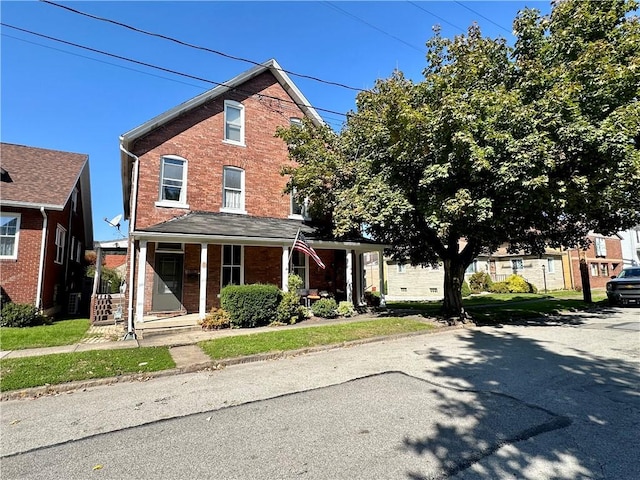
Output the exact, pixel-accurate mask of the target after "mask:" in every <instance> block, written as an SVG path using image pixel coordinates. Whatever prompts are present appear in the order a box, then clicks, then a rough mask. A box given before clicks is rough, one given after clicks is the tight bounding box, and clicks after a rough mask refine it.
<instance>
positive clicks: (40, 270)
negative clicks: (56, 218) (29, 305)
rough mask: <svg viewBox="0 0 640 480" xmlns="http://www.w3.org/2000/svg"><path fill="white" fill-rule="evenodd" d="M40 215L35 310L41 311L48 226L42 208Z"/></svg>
mask: <svg viewBox="0 0 640 480" xmlns="http://www.w3.org/2000/svg"><path fill="white" fill-rule="evenodd" d="M40 213H41V214H42V219H43V220H42V240H41V243H40V265H39V266H38V285H37V287H36V288H37V289H36V309H38V310H39V311H42V282H44V255H45V253H46V245H47V226H48V224H49V217H47V213H46V212H45V210H44V207H40Z"/></svg>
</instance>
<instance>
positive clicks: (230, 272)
mask: <svg viewBox="0 0 640 480" xmlns="http://www.w3.org/2000/svg"><path fill="white" fill-rule="evenodd" d="M243 260H244V259H243V251H242V246H241V245H223V246H222V285H221V286H222V287H225V286H227V285H242V284H243V283H244V275H243Z"/></svg>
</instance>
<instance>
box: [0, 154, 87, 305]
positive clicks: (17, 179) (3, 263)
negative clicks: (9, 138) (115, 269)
mask: <svg viewBox="0 0 640 480" xmlns="http://www.w3.org/2000/svg"><path fill="white" fill-rule="evenodd" d="M0 164H1V166H2V178H1V182H0V208H1V213H0V242H1V243H0V284H1V286H2V291H3V295H5V296H6V298H8V300H10V301H12V302H15V303H30V304H34V305H36V306H37V307H38V308H39V309H40V310H42V311H43V312H44V313H45V314H47V315H55V314H59V313H60V314H71V315H73V314H78V313H81V312H80V311H79V310H80V309H81V306H82V305H85V304H86V302H88V300H89V299H88V298H86V299H83V298H82V295H81V294H82V290H83V286H84V284H85V276H84V267H85V265H84V251H85V247H86V246H87V245H89V247H91V246H92V245H93V223H92V220H91V215H92V212H91V187H90V180H89V158H88V156H87V155H83V154H78V153H69V152H61V151H57V150H47V149H43V148H35V147H27V146H22V145H13V144H8V143H2V144H0ZM82 313H86V312H82Z"/></svg>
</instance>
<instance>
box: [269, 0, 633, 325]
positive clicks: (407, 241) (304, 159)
mask: <svg viewBox="0 0 640 480" xmlns="http://www.w3.org/2000/svg"><path fill="white" fill-rule="evenodd" d="M636 9H637V4H636V3H635V1H631V0H626V1H625V0H612V1H602V2H583V1H579V0H562V1H558V2H556V3H554V4H553V8H552V11H551V13H550V15H548V16H541V15H540V13H539V12H538V11H536V10H531V9H526V10H523V11H521V12H520V13H519V15H518V16H517V18H516V19H515V21H514V33H515V35H516V41H515V44H514V46H513V47H511V46H509V45H508V44H507V42H506V41H505V40H504V39H501V38H498V39H492V38H487V37H483V36H482V34H481V31H480V28H479V27H478V26H477V25H475V24H474V25H472V26H471V27H469V29H468V32H467V33H466V34H465V35H459V36H456V37H455V38H453V39H448V38H443V37H442V36H441V35H440V32H439V30H438V29H436V30H435V33H434V36H433V37H432V38H431V39H429V40H428V41H427V56H426V61H427V64H426V68H425V69H424V72H423V74H424V79H423V80H422V81H420V82H414V81H411V80H409V79H407V78H405V77H404V75H403V74H402V73H401V72H399V71H395V72H393V74H392V75H391V76H390V77H389V78H387V79H380V80H377V81H376V83H375V87H374V88H373V89H371V90H370V91H366V92H362V93H360V94H358V96H357V98H356V107H357V109H356V111H355V112H351V113H350V114H349V115H348V119H347V122H346V124H345V126H344V128H343V129H342V131H341V132H339V133H336V132H334V131H332V130H331V129H330V128H329V127H326V126H324V127H320V128H316V127H313V126H312V125H311V124H310V123H307V124H305V125H304V126H303V127H302V128H301V127H296V126H293V127H291V128H289V129H283V130H280V131H279V132H278V135H279V136H280V137H282V138H283V139H285V141H286V142H287V144H288V145H289V152H290V157H291V159H292V160H293V161H294V162H295V163H292V164H291V165H290V166H287V167H286V168H285V169H284V170H283V173H285V174H288V175H290V176H291V180H290V182H289V188H290V189H292V188H294V187H295V189H296V192H297V195H299V196H300V197H302V198H304V197H307V198H309V199H310V201H311V209H312V214H313V215H314V216H315V217H316V218H317V217H323V218H327V219H330V220H331V223H332V226H333V229H334V233H335V234H336V235H339V236H340V235H347V234H348V233H351V232H353V231H358V230H360V229H361V228H362V226H363V225H364V226H366V227H365V228H366V231H367V233H368V234H369V235H371V236H372V238H374V239H376V240H378V241H381V242H384V243H386V244H389V245H391V246H392V249H391V253H392V254H393V256H394V257H395V258H396V259H398V260H401V261H410V262H411V263H412V264H414V265H415V264H433V263H435V262H437V261H442V262H443V263H444V267H445V285H444V287H445V302H444V310H445V313H446V314H447V315H450V316H456V315H459V314H460V313H461V311H462V303H461V301H462V300H461V295H460V287H461V284H462V280H463V278H464V271H465V269H466V267H467V266H468V265H469V264H470V263H471V262H472V261H473V259H474V258H475V257H476V256H478V255H479V254H480V253H481V252H483V251H485V252H491V251H494V250H495V249H496V248H497V247H498V246H499V245H503V244H508V245H510V247H511V248H512V249H513V250H524V251H525V252H528V253H537V254H541V253H542V252H543V251H544V248H545V246H565V247H568V246H576V245H581V244H584V241H585V238H586V235H587V233H588V232H589V231H596V232H599V233H602V234H611V233H614V232H616V231H619V230H622V229H625V228H628V227H630V226H633V225H636V224H638V223H640V213H639V211H638V210H639V208H638V205H639V202H638V192H639V191H640V103H639V95H638V94H639V92H640V23H639V20H638V17H637V16H635V15H634V13H635V11H636Z"/></svg>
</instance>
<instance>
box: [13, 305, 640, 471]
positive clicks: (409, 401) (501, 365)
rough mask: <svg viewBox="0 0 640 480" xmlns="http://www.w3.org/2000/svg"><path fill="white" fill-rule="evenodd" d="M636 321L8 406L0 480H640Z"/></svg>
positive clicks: (447, 336) (323, 356)
mask: <svg viewBox="0 0 640 480" xmlns="http://www.w3.org/2000/svg"><path fill="white" fill-rule="evenodd" d="M638 313H639V310H638V309H617V308H616V309H607V310H605V311H602V312H598V313H590V314H574V315H572V316H569V317H565V318H562V319H558V320H557V321H555V322H547V323H544V324H538V325H536V326H531V325H528V326H505V327H503V328H496V327H481V328H476V327H473V328H465V329H460V330H452V331H447V332H443V333H438V334H427V335H420V336H413V337H407V338H402V339H395V340H389V341H385V342H378V343H371V344H365V345H358V346H354V347H350V348H342V349H334V350H329V351H325V352H317V353H313V354H309V355H301V356H296V357H290V358H284V359H280V360H276V361H265V362H257V363H250V364H242V365H235V366H232V367H228V368H224V369H221V370H214V371H203V372H197V373H190V374H183V375H175V376H170V377H163V378H157V379H153V380H149V381H142V382H131V383H119V384H113V385H110V386H101V387H95V388H88V389H87V390H85V391H77V392H75V393H65V394H60V395H57V396H48V397H42V398H39V399H37V400H20V401H7V402H3V403H2V406H1V407H2V408H1V411H0V418H1V425H2V440H3V441H2V459H1V462H2V463H1V467H2V477H3V479H4V478H87V477H89V476H92V475H96V476H97V475H100V477H102V478H142V477H144V478H260V479H268V478H274V479H275V478H300V477H306V478H314V479H315V478H318V479H320V478H322V479H325V478H336V479H338V478H408V479H427V478H457V479H475V478H491V479H502V478H504V479H507V478H526V479H529V478H530V479H541V478H556V479H567V480H569V479H581V478H597V479H612V480H613V479H616V480H618V479H629V480H631V479H637V478H640V466H639V463H638V460H637V452H638V451H639V447H640V445H639V439H640V427H639V425H640V401H639V398H640V396H639V395H638V393H639V391H640V390H639V379H640V373H639V368H638V366H639V359H640V329H639V328H638V326H639V324H640V319H639V318H638ZM94 468H96V470H94Z"/></svg>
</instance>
